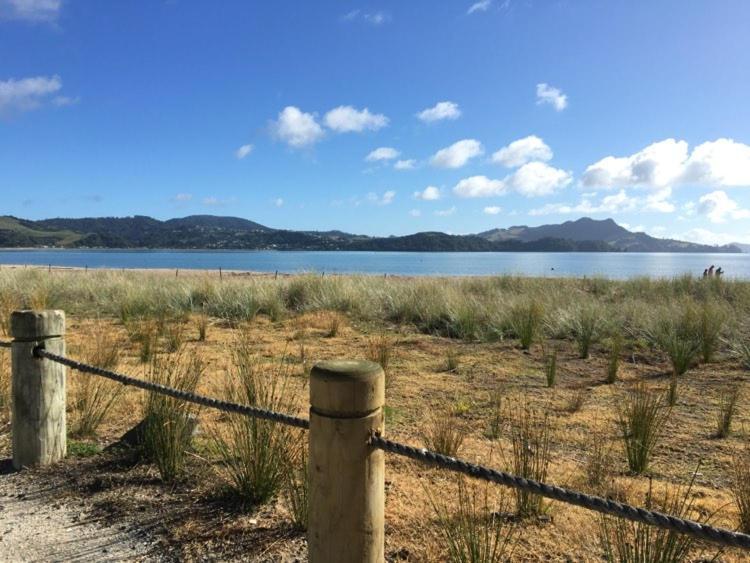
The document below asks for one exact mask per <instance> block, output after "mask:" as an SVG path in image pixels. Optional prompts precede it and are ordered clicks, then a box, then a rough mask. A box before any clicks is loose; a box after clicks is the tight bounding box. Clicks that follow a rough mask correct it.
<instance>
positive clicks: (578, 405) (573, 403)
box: [565, 387, 589, 414]
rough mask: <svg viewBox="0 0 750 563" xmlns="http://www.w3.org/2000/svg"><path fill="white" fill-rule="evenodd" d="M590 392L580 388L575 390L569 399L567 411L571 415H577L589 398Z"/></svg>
mask: <svg viewBox="0 0 750 563" xmlns="http://www.w3.org/2000/svg"><path fill="white" fill-rule="evenodd" d="M588 394H589V390H588V389H586V388H585V387H579V388H578V389H575V390H574V391H573V393H572V394H571V395H570V396H569V397H568V403H567V404H566V405H565V410H566V411H568V412H569V413H571V414H572V413H576V412H578V411H579V410H581V409H582V408H583V405H584V403H585V402H586V399H587V397H588Z"/></svg>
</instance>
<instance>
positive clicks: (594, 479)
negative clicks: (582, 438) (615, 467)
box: [584, 436, 614, 495]
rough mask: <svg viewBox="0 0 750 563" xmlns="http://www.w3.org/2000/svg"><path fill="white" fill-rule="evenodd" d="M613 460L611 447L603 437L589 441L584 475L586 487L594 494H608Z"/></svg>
mask: <svg viewBox="0 0 750 563" xmlns="http://www.w3.org/2000/svg"><path fill="white" fill-rule="evenodd" d="M613 458H614V456H613V453H612V445H611V444H609V443H608V442H607V440H605V439H604V437H603V436H599V437H597V438H596V439H594V440H592V441H591V446H590V449H589V452H588V455H587V456H586V465H585V473H584V474H585V477H586V485H587V486H588V487H589V488H590V489H591V490H592V491H593V492H594V493H596V494H603V495H607V493H608V492H609V488H610V481H611V476H612V464H613V462H614V459H613Z"/></svg>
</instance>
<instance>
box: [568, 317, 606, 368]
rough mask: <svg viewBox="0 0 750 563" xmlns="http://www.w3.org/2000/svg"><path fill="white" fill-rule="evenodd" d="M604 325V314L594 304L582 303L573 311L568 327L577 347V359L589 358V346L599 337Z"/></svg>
mask: <svg viewBox="0 0 750 563" xmlns="http://www.w3.org/2000/svg"><path fill="white" fill-rule="evenodd" d="M604 324H605V321H604V314H603V312H602V309H601V307H599V306H598V305H597V304H596V303H593V304H592V303H584V304H582V305H578V306H577V307H576V308H575V309H574V310H573V313H572V315H571V316H570V317H569V319H568V326H569V329H570V332H571V334H572V336H573V339H574V340H575V342H576V344H577V346H578V357H579V358H582V359H586V358H588V357H589V354H590V353H591V346H592V345H593V344H594V343H595V342H597V341H598V340H599V338H600V337H601V334H602V332H603V329H604Z"/></svg>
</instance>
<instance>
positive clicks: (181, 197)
mask: <svg viewBox="0 0 750 563" xmlns="http://www.w3.org/2000/svg"><path fill="white" fill-rule="evenodd" d="M191 199H193V194H186V193H181V194H177V195H176V196H174V197H173V198H172V201H174V202H175V203H187V202H188V201H190V200H191Z"/></svg>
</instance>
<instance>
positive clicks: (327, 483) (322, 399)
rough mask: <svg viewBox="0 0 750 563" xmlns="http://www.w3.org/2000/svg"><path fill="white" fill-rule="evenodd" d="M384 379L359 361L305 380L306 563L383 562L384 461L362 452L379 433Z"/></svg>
mask: <svg viewBox="0 0 750 563" xmlns="http://www.w3.org/2000/svg"><path fill="white" fill-rule="evenodd" d="M384 404H385V376H384V375H383V370H382V369H381V367H380V366H379V365H378V364H376V363H373V362H365V361H329V362H320V363H318V364H316V365H315V366H314V367H313V369H312V371H311V372H310V459H309V479H310V502H309V506H310V514H309V523H308V532H307V548H308V555H309V560H310V563H351V562H356V563H382V562H383V561H384V549H385V547H384V532H383V526H384V521H383V519H384V516H383V511H384V508H385V480H384V479H385V477H384V469H385V468H384V465H385V464H384V453H383V452H382V451H381V450H377V449H374V448H372V447H370V446H368V445H367V439H368V438H369V436H370V433H371V432H372V431H375V430H382V429H383V405H384Z"/></svg>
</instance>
